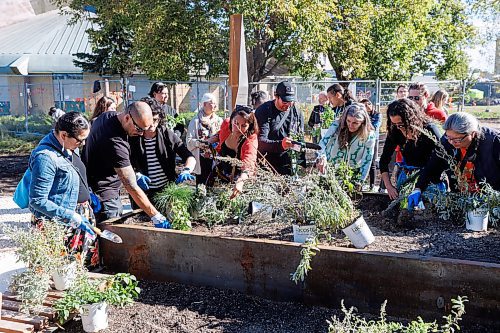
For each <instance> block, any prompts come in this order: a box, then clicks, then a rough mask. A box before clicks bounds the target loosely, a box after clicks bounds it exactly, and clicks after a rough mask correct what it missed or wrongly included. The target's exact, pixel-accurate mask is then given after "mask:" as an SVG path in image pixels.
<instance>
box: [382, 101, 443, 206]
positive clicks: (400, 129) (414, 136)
mask: <svg viewBox="0 0 500 333" xmlns="http://www.w3.org/2000/svg"><path fill="white" fill-rule="evenodd" d="M424 131H425V134H424V133H423V132H424ZM440 137H441V135H440V133H439V129H438V127H437V125H436V124H434V123H433V122H432V120H431V119H430V118H429V117H428V116H427V115H425V113H423V112H422V111H421V110H420V108H419V106H418V105H417V104H415V103H414V102H413V101H411V100H409V99H407V98H402V99H399V100H396V101H394V102H392V103H391V104H389V106H388V108H387V138H386V140H385V144H384V148H383V151H382V156H380V163H379V165H380V173H381V176H382V180H383V182H384V184H385V186H386V188H387V193H388V194H389V197H390V198H391V199H393V200H394V199H396V198H397V197H398V190H399V189H400V186H401V185H402V184H404V183H405V181H406V180H407V177H408V176H409V175H410V174H413V173H414V172H418V171H419V170H420V169H421V168H423V167H424V166H425V165H426V164H427V161H429V158H430V156H431V154H432V151H433V150H434V148H435V147H436V142H437V141H438V140H439V139H440ZM398 145H399V147H400V148H401V153H402V155H403V162H402V163H400V164H399V165H398V166H399V167H400V168H401V170H402V171H401V173H400V174H399V177H398V179H397V185H396V187H394V185H393V184H392V183H391V180H390V178H389V163H390V161H391V156H392V154H393V153H394V150H395V149H396V146H398Z"/></svg>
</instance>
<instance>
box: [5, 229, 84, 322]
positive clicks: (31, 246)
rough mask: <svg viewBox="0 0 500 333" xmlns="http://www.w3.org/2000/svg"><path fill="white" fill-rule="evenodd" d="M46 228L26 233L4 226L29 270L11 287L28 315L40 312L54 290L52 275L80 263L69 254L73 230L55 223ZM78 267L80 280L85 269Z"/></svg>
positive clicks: (20, 258)
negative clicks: (67, 245)
mask: <svg viewBox="0 0 500 333" xmlns="http://www.w3.org/2000/svg"><path fill="white" fill-rule="evenodd" d="M43 225H44V227H43V229H39V228H34V227H30V228H28V229H23V228H17V227H10V226H7V225H5V224H0V227H1V229H2V230H3V232H4V233H5V234H6V235H7V236H8V237H9V238H11V239H12V240H13V241H14V243H15V244H16V246H17V249H16V255H17V258H18V261H20V262H23V263H25V264H26V266H27V268H26V270H25V271H23V272H21V273H19V274H16V275H14V276H13V278H12V281H11V284H10V290H11V291H12V292H14V293H16V294H17V295H18V296H19V299H20V300H21V308H20V310H21V311H23V312H27V313H28V312H35V313H36V312H38V311H39V309H40V306H41V305H42V302H43V300H44V299H45V298H46V296H47V291H48V290H49V288H50V281H51V280H50V279H51V276H52V273H54V272H55V271H56V270H57V269H58V268H60V267H63V266H65V265H67V264H69V263H71V262H73V261H74V260H77V258H75V256H74V253H68V249H67V247H66V245H65V240H66V239H67V236H68V235H69V233H70V229H69V228H67V227H66V226H64V225H62V224H60V223H58V222H56V221H51V220H46V221H44V224H43ZM77 267H78V270H77V276H78V275H79V274H82V271H83V270H84V268H83V267H82V266H81V265H77Z"/></svg>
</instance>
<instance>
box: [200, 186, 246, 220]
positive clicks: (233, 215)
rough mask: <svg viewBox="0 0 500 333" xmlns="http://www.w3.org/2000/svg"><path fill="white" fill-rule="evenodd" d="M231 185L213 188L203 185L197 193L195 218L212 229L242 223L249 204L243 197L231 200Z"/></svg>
mask: <svg viewBox="0 0 500 333" xmlns="http://www.w3.org/2000/svg"><path fill="white" fill-rule="evenodd" d="M232 188H233V186H232V185H231V184H218V185H217V186H216V187H213V188H208V189H207V188H206V187H205V186H203V185H201V186H199V187H198V191H197V192H196V199H195V204H194V209H193V215H194V216H193V217H194V218H196V219H197V220H200V221H202V222H205V223H206V224H207V226H208V227H209V228H210V227H212V226H214V225H217V224H224V223H227V222H231V221H241V220H242V219H243V218H244V217H245V215H246V212H247V207H248V202H246V201H245V200H243V198H242V197H241V196H239V197H236V198H234V199H230V195H231V189H232Z"/></svg>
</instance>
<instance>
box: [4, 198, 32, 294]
mask: <svg viewBox="0 0 500 333" xmlns="http://www.w3.org/2000/svg"><path fill="white" fill-rule="evenodd" d="M30 216H31V213H30V212H29V210H28V209H20V208H19V207H17V205H16V204H15V203H14V202H13V201H12V197H0V223H5V224H7V225H14V226H18V227H24V228H28V227H29V220H30ZM14 251H15V247H14V244H13V242H12V241H11V240H10V239H9V238H7V236H6V235H5V234H3V233H2V232H1V231H0V292H2V291H5V290H7V288H8V286H9V282H10V278H11V276H12V274H14V273H17V272H19V271H20V270H22V269H23V267H25V265H24V264H22V263H18V262H17V257H16V255H15V252H14Z"/></svg>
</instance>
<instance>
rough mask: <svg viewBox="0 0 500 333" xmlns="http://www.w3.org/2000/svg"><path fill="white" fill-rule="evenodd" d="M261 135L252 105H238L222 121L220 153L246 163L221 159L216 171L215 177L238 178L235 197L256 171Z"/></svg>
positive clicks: (223, 178) (218, 151)
mask: <svg viewBox="0 0 500 333" xmlns="http://www.w3.org/2000/svg"><path fill="white" fill-rule="evenodd" d="M258 135H259V125H258V124H257V119H256V118H255V113H254V112H253V109H252V108H251V107H249V106H243V105H236V108H235V110H234V112H233V113H232V114H231V116H230V117H229V118H227V119H225V120H224V122H223V123H222V125H221V128H220V131H219V134H218V140H219V141H218V145H217V148H216V150H217V153H218V154H219V155H220V156H223V157H231V158H236V159H238V160H240V161H241V162H242V163H243V166H242V167H240V168H238V167H235V166H234V165H231V163H229V162H225V161H223V162H219V163H218V164H217V165H216V167H214V169H213V171H212V176H213V177H215V176H217V177H218V178H219V179H221V180H222V181H226V182H234V188H233V193H232V194H231V198H234V197H235V196H237V195H238V194H240V193H241V192H242V191H243V184H244V182H245V181H246V180H247V179H248V178H249V177H250V176H252V175H253V174H254V173H255V169H256V166H257V150H258V144H259V143H258V141H259V140H258Z"/></svg>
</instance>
